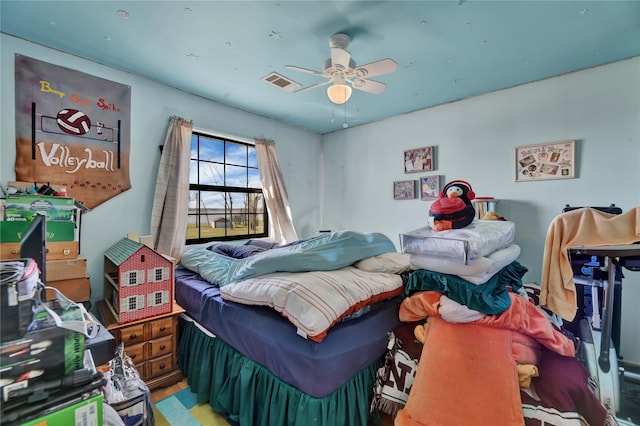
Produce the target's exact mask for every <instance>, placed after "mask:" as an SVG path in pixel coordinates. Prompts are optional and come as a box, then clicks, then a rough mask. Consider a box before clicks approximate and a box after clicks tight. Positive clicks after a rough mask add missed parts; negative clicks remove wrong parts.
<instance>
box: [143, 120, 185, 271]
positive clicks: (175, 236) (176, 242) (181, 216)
mask: <svg viewBox="0 0 640 426" xmlns="http://www.w3.org/2000/svg"><path fill="white" fill-rule="evenodd" d="M192 129H193V123H192V122H191V121H187V120H185V119H183V118H180V117H171V121H170V122H169V129H168V131H167V137H166V139H165V141H164V148H163V150H162V156H161V158H160V167H159V168H158V177H157V179H156V192H155V196H154V198H153V210H152V212H151V235H152V237H153V244H154V248H155V250H156V251H157V252H159V253H162V254H165V255H168V256H171V257H172V258H174V259H175V260H176V261H178V260H180V257H181V256H182V251H183V250H184V245H185V239H186V236H187V217H188V216H187V214H188V208H189V159H190V154H191V151H190V147H191V131H192Z"/></svg>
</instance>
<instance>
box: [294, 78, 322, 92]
mask: <svg viewBox="0 0 640 426" xmlns="http://www.w3.org/2000/svg"><path fill="white" fill-rule="evenodd" d="M329 83H331V80H327V81H323V82H322V83H318V84H314V85H313V86H307V87H303V88H302V89H298V90H296V91H295V92H293V93H302V92H306V91H308V90H311V89H315V88H316V87H322V86H326V85H327V84H329Z"/></svg>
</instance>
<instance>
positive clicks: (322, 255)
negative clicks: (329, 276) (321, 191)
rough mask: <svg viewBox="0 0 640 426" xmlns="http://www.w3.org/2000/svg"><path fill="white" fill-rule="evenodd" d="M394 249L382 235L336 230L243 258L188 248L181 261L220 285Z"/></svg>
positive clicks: (331, 266) (323, 267)
mask: <svg viewBox="0 0 640 426" xmlns="http://www.w3.org/2000/svg"><path fill="white" fill-rule="evenodd" d="M395 251H396V248H395V246H394V244H393V243H392V242H391V240H390V239H389V238H388V237H386V236H385V235H383V234H380V233H376V232H371V233H363V232H355V231H337V232H333V233H331V234H324V235H320V236H318V237H315V238H311V239H308V240H305V241H301V242H299V243H295V244H290V245H287V246H283V247H278V248H274V249H271V250H266V251H263V252H260V253H257V254H254V255H252V256H249V257H246V258H244V259H236V258H233V257H227V256H224V255H221V254H218V253H214V252H212V251H209V250H207V249H206V248H205V247H193V248H188V249H186V250H185V252H184V254H183V255H182V259H181V260H180V263H181V265H182V266H183V267H185V268H187V269H190V270H192V271H194V272H197V273H198V274H200V276H201V277H202V278H204V279H205V280H207V281H208V282H210V283H212V284H216V285H219V286H221V287H222V286H225V285H227V284H230V283H232V282H236V281H242V280H246V279H248V278H253V277H257V276H260V275H264V274H270V273H272V272H308V271H332V270H335V269H340V268H344V267H345V266H349V265H352V264H354V263H355V262H357V261H359V260H362V259H366V258H367V257H372V256H377V255H380V254H383V253H389V252H395Z"/></svg>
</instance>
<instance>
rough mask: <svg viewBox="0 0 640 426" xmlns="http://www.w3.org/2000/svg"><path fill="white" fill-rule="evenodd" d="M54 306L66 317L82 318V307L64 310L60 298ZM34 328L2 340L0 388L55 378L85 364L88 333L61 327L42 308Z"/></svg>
mask: <svg viewBox="0 0 640 426" xmlns="http://www.w3.org/2000/svg"><path fill="white" fill-rule="evenodd" d="M49 304H50V306H52V307H53V309H54V310H56V312H57V313H58V315H60V316H61V317H62V318H63V320H65V321H70V320H75V321H78V320H82V316H81V313H80V310H79V309H70V310H67V311H64V312H63V311H62V310H61V309H60V308H59V307H58V303H57V302H49ZM30 327H31V329H30V331H27V332H26V333H25V335H24V336H23V337H22V338H20V339H16V340H12V341H8V342H3V343H2V344H0V366H1V368H0V378H2V379H3V380H2V384H1V387H0V391H1V392H2V394H3V395H4V394H5V392H7V389H15V388H16V387H19V384H20V383H22V382H24V381H25V380H28V382H27V383H28V384H29V385H32V384H35V383H38V382H41V381H45V380H54V379H59V378H62V377H63V376H65V375H67V374H70V373H72V372H73V371H75V370H78V369H80V368H82V367H83V366H84V364H85V362H84V355H85V336H84V334H82V333H77V332H74V331H69V330H65V329H63V328H60V327H57V326H56V324H55V322H54V320H53V318H52V317H51V316H50V315H49V314H48V313H47V312H45V311H42V312H38V313H37V314H36V315H35V317H34V320H33V322H32V323H31V326H30Z"/></svg>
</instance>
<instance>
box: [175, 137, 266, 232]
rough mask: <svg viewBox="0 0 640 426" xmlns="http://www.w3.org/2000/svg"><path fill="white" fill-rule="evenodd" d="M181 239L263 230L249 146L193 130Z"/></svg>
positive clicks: (263, 215) (261, 204) (263, 212)
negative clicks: (185, 219) (186, 210)
mask: <svg viewBox="0 0 640 426" xmlns="http://www.w3.org/2000/svg"><path fill="white" fill-rule="evenodd" d="M189 189H190V194H189V213H188V214H189V221H188V226H187V235H186V239H187V244H194V243H202V242H207V241H214V240H235V239H248V238H257V237H264V236H267V235H268V229H267V228H268V220H267V210H266V206H265V202H264V197H263V194H262V187H261V185H260V176H259V173H258V162H257V160H256V151H255V147H254V146H253V145H251V144H247V143H243V142H239V141H233V140H229V139H226V138H218V137H215V136H211V135H205V134H202V133H197V132H194V133H193V135H192V137H191V163H190V175H189Z"/></svg>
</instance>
